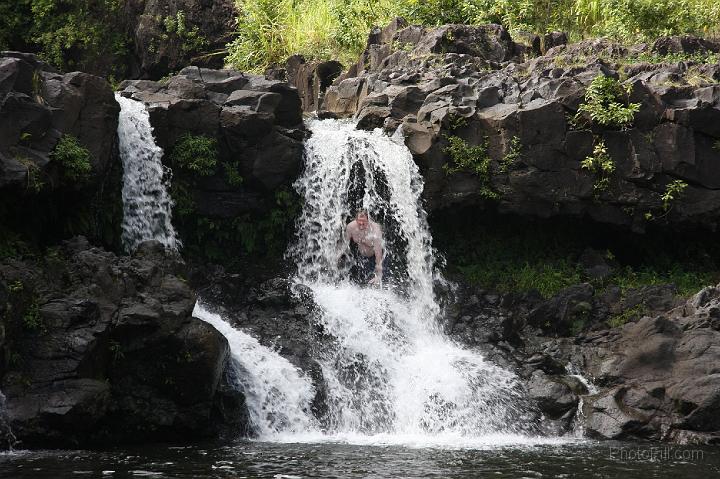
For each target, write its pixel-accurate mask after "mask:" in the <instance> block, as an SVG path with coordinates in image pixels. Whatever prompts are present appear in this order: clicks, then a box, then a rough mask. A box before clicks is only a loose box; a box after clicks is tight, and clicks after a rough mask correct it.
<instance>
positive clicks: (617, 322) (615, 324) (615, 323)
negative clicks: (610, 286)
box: [607, 303, 647, 328]
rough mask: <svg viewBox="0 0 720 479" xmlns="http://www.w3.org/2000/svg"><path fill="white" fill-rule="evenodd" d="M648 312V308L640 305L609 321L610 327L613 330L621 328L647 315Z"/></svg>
mask: <svg viewBox="0 0 720 479" xmlns="http://www.w3.org/2000/svg"><path fill="white" fill-rule="evenodd" d="M646 311H647V307H646V306H645V305H644V304H642V303H641V304H638V305H636V306H633V307H632V308H628V309H626V310H624V311H623V312H622V313H620V314H618V315H615V316H613V317H611V318H610V319H608V322H607V323H608V326H610V327H611V328H619V327H620V326H622V325H624V324H626V323H628V322H630V321H633V320H635V319H638V318H639V317H641V316H642V315H643V314H645V312H646Z"/></svg>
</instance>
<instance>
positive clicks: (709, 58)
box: [626, 52, 720, 64]
mask: <svg viewBox="0 0 720 479" xmlns="http://www.w3.org/2000/svg"><path fill="white" fill-rule="evenodd" d="M626 61H627V62H628V63H641V62H642V63H652V64H661V63H679V62H685V63H700V64H705V63H718V62H719V61H720V53H713V52H695V53H685V52H681V53H672V52H670V53H666V54H665V55H660V54H659V53H653V52H642V53H640V54H638V55H633V56H630V57H628V58H627V60H626Z"/></svg>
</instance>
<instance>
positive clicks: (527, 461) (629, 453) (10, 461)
mask: <svg viewBox="0 0 720 479" xmlns="http://www.w3.org/2000/svg"><path fill="white" fill-rule="evenodd" d="M639 454H641V455H643V457H640V458H638V457H637V456H638V455H639ZM621 455H623V457H621ZM652 455H654V456H655V458H654V459H653V458H651V457H650V456H652ZM0 477H2V478H16V479H26V478H33V479H35V478H66V477H67V478H71V477H72V478H82V477H103V478H126V477H127V478H130V477H132V478H136V477H153V478H198V479H203V478H244V477H267V478H278V479H280V478H285V479H291V478H304V477H328V478H332V477H337V478H354V477H362V478H414V477H417V478H425V477H437V478H476V477H493V478H519V477H526V478H546V477H547V478H569V477H579V478H606V477H612V478H640V479H643V478H665V477H669V478H673V479H685V478H688V479H690V478H692V479H696V478H712V477H720V448H709V447H693V446H673V447H672V449H667V448H665V446H658V445H657V444H640V445H639V444H637V443H607V442H603V443H597V442H584V443H570V444H562V445H535V446H519V447H518V446H516V447H499V448H490V449H485V450H449V449H434V448H408V447H398V446H387V447H383V446H355V445H348V444H327V443H326V444H276V443H261V442H239V443H236V444H234V445H225V446H218V445H215V446H205V447H203V446H190V447H172V446H157V445H156V446H151V447H142V448H125V449H117V450H112V451H106V452H90V451H34V452H18V453H11V454H3V455H0Z"/></svg>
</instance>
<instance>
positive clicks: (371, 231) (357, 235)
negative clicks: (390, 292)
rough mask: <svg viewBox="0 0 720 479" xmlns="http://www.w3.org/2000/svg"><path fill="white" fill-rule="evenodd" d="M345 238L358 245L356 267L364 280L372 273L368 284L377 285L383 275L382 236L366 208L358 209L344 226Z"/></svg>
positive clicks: (378, 226)
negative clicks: (358, 255)
mask: <svg viewBox="0 0 720 479" xmlns="http://www.w3.org/2000/svg"><path fill="white" fill-rule="evenodd" d="M345 240H346V241H347V242H349V241H350V240H353V241H354V242H355V244H356V245H357V247H358V252H359V253H360V257H359V258H358V267H359V269H360V274H361V276H362V277H363V278H362V280H363V281H364V280H365V279H366V278H367V277H369V276H370V274H371V273H373V275H372V277H371V278H370V280H369V281H368V283H369V284H373V285H377V284H380V282H381V281H382V275H383V238H382V229H380V225H378V224H377V223H375V222H374V221H370V218H368V213H367V210H359V211H358V212H357V214H356V215H355V219H354V220H353V221H351V222H350V223H348V225H347V227H346V228H345Z"/></svg>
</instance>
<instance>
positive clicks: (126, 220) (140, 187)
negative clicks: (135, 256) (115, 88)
mask: <svg viewBox="0 0 720 479" xmlns="http://www.w3.org/2000/svg"><path fill="white" fill-rule="evenodd" d="M115 99H116V100H117V102H118V103H119V104H120V118H119V123H118V139H119V144H120V158H121V159H122V165H123V188H122V198H123V222H122V243H123V246H124V247H125V249H126V250H127V251H133V250H135V249H136V248H137V246H138V245H139V244H140V243H142V242H143V241H147V240H157V241H159V242H160V243H162V244H163V245H165V247H166V248H170V249H177V248H178V246H179V243H178V240H177V238H176V236H175V229H174V228H173V226H172V222H171V219H172V206H173V202H172V199H171V198H170V195H169V194H168V192H167V184H166V182H167V177H168V176H169V172H168V171H167V169H166V168H165V167H164V166H163V164H162V156H163V150H162V148H160V147H159V146H157V145H156V144H155V140H154V139H153V135H152V127H151V126H150V115H149V114H148V111H147V109H146V108H145V105H144V104H143V103H142V102H139V101H135V100H131V99H129V98H124V97H122V96H120V94H118V93H116V94H115Z"/></svg>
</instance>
